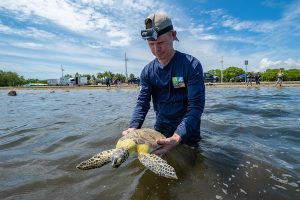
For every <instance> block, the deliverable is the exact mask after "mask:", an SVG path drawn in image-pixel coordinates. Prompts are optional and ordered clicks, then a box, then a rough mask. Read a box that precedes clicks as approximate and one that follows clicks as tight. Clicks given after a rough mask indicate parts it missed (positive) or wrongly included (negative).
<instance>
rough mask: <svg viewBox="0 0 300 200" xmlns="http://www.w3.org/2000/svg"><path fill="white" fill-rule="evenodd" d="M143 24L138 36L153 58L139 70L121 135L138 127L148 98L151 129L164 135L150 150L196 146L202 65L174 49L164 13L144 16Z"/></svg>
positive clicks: (161, 151) (174, 38)
mask: <svg viewBox="0 0 300 200" xmlns="http://www.w3.org/2000/svg"><path fill="white" fill-rule="evenodd" d="M145 27H146V30H142V31H141V35H142V37H143V38H144V39H145V40H147V42H148V45H149V48H150V50H151V52H152V54H153V55H154V56H155V59H154V60H152V61H151V62H150V63H148V64H147V65H146V66H145V67H144V69H143V70H142V72H141V76H140V85H141V86H140V93H139V96H138V100H137V104H136V107H135V109H134V112H133V115H132V118H131V121H130V124H129V128H128V129H127V130H125V131H123V132H122V134H123V135H126V134H128V133H129V132H130V131H132V130H134V129H139V128H141V127H142V125H143V123H144V120H145V118H146V115H147V113H148V110H149V109H150V101H151V99H152V103H153V109H154V112H155V114H156V122H155V125H154V129H155V130H157V131H159V132H161V133H162V134H164V135H165V136H166V139H160V140H158V141H157V143H158V144H159V145H162V147H161V148H160V149H158V150H155V151H154V152H153V153H154V154H157V155H162V154H164V153H166V152H168V151H169V150H171V149H172V148H174V147H175V146H176V145H178V144H180V143H181V144H185V145H187V146H190V147H193V148H196V149H197V147H198V146H199V144H198V142H199V141H200V139H201V137H200V123H201V115H202V113H203V109H204V104H205V87H204V80H203V71H202V65H201V63H200V61H199V60H197V59H196V58H195V57H193V56H191V55H188V54H185V53H181V52H179V51H176V50H175V49H174V47H173V42H174V41H178V39H177V33H176V31H175V30H174V29H173V25H172V21H171V19H170V18H169V17H168V16H167V15H165V14H162V13H156V14H152V15H150V16H148V17H147V18H146V19H145Z"/></svg>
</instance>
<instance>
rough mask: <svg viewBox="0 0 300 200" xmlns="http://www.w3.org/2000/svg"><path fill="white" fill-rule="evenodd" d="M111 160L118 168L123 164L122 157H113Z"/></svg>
mask: <svg viewBox="0 0 300 200" xmlns="http://www.w3.org/2000/svg"><path fill="white" fill-rule="evenodd" d="M111 162H112V167H113V168H117V167H119V166H120V165H121V163H122V159H121V158H114V159H112V161H111Z"/></svg>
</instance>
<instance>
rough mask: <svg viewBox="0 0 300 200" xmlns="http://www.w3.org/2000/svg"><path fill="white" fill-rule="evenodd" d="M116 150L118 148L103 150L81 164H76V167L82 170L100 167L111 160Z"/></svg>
mask: <svg viewBox="0 0 300 200" xmlns="http://www.w3.org/2000/svg"><path fill="white" fill-rule="evenodd" d="M115 150H116V149H110V150H106V151H102V152H100V153H98V154H96V155H94V156H93V157H91V158H90V159H88V160H86V161H83V162H81V163H80V164H79V165H77V166H76V168H77V169H81V170H89V169H95V168H100V167H102V166H103V165H106V164H107V163H109V162H111V156H112V154H113V153H114V151H115Z"/></svg>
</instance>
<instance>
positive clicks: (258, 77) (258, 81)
mask: <svg viewBox="0 0 300 200" xmlns="http://www.w3.org/2000/svg"><path fill="white" fill-rule="evenodd" d="M260 77H261V76H260V73H259V72H257V73H256V75H255V83H256V85H260Z"/></svg>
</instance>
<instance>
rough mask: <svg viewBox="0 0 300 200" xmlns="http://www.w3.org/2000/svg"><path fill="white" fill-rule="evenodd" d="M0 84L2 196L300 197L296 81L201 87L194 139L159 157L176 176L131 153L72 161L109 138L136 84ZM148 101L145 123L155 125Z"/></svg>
mask: <svg viewBox="0 0 300 200" xmlns="http://www.w3.org/2000/svg"><path fill="white" fill-rule="evenodd" d="M7 92H8V91H6V90H0V111H1V113H0V199H7V200H8V199H14V200H15V199H22V200H23V199H30V200H31V199H151V200H152V199H192V200H193V199H197V200H198V199H200V200H201V199H203V200H207V199H270V200H271V199H272V200H276V199H295V200H296V199H300V88H299V87H283V88H239V89H236V88H207V91H206V107H205V111H204V113H203V116H202V124H201V134H202V138H203V140H202V141H201V142H200V148H199V149H198V150H197V151H192V150H190V149H187V148H186V147H184V146H178V147H177V148H175V149H173V150H172V151H171V152H169V153H168V154H166V155H164V156H163V158H164V159H166V160H167V161H168V163H170V164H171V165H172V166H173V167H174V168H175V170H176V172H177V175H178V178H179V179H178V180H169V179H166V178H163V177H159V176H157V175H155V174H154V173H152V172H151V171H149V170H145V169H144V167H143V166H142V165H141V164H140V163H139V161H138V160H137V159H136V157H135V155H133V156H131V157H130V158H129V159H128V160H127V161H126V162H125V163H124V164H123V165H122V166H121V167H119V168H117V169H114V168H112V167H111V165H110V164H108V165H106V166H104V167H102V168H99V169H93V170H88V171H81V170H78V169H76V168H75V166H76V165H77V164H79V163H80V162H81V161H83V160H86V159H88V158H90V157H91V156H93V155H94V154H96V153H99V152H100V151H103V150H106V149H112V148H114V145H115V144H116V141H117V140H118V138H119V137H120V134H121V132H122V130H124V129H126V128H127V126H128V123H129V119H130V117H131V113H132V111H133V108H134V106H135V102H136V99H137V95H138V89H136V90H126V89H116V90H97V89H95V90H69V91H65V90H56V91H55V92H53V93H52V92H50V91H49V90H18V91H17V93H18V96H15V97H11V96H8V95H7ZM154 120H155V115H154V113H153V110H150V111H149V113H148V116H147V119H146V120H145V123H144V127H153V124H154Z"/></svg>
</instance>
